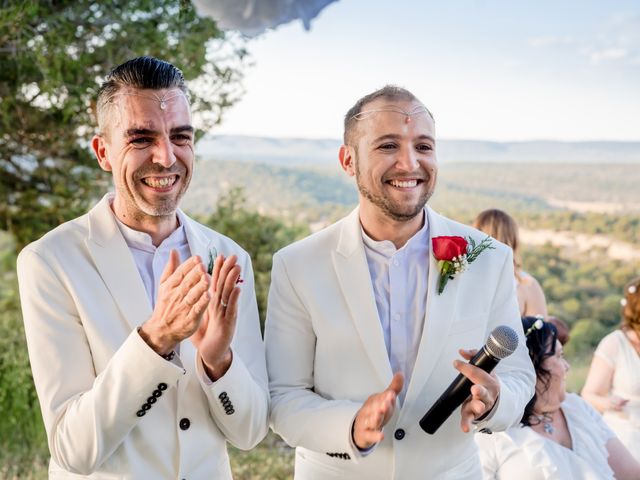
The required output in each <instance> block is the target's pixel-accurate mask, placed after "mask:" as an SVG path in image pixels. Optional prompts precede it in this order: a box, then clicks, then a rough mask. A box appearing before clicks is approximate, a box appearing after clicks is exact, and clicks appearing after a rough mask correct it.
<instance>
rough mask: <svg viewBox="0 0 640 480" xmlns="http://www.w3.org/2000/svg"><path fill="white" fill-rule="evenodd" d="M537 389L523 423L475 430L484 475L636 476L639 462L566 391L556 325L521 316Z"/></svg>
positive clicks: (569, 479) (594, 479)
mask: <svg viewBox="0 0 640 480" xmlns="http://www.w3.org/2000/svg"><path fill="white" fill-rule="evenodd" d="M523 327H524V330H525V332H526V333H527V347H528V349H529V356H530V357H531V361H532V362H533V365H534V368H535V370H536V376H537V381H536V393H535V395H534V397H533V398H532V399H531V401H530V402H529V403H528V404H527V406H526V408H525V412H524V415H523V417H522V423H521V425H520V426H518V427H513V428H510V429H508V430H507V431H505V432H500V433H493V434H491V435H487V434H480V433H478V434H476V441H477V443H478V446H479V447H480V459H481V461H482V468H483V475H484V478H485V479H492V480H493V479H496V480H497V479H500V480H505V479H506V480H512V479H518V480H541V479H545V480H549V479H555V480H605V479H614V478H616V479H636V480H637V479H639V478H640V464H639V463H638V462H637V461H636V460H635V459H634V458H633V457H632V456H631V454H630V453H629V452H628V451H627V449H626V448H625V447H624V445H622V443H621V442H620V440H619V439H618V438H617V437H616V436H615V434H614V433H613V432H612V431H611V430H610V429H609V428H608V427H607V425H606V424H605V423H604V422H603V420H602V417H601V416H600V414H599V413H598V412H597V411H596V410H594V409H593V408H592V407H591V406H590V405H589V404H588V403H587V402H585V401H584V400H582V398H580V397H579V396H578V395H575V394H567V392H566V390H565V378H566V374H567V371H568V370H569V364H568V363H567V361H566V360H565V359H564V357H563V353H562V345H561V344H560V342H559V341H558V339H557V331H556V328H555V326H554V325H552V324H550V323H548V322H543V321H542V320H540V319H537V318H535V317H525V318H523Z"/></svg>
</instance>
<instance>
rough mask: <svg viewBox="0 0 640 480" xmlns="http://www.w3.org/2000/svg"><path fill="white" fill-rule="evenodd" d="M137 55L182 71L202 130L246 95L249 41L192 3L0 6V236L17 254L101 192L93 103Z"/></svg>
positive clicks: (76, 0)
mask: <svg viewBox="0 0 640 480" xmlns="http://www.w3.org/2000/svg"><path fill="white" fill-rule="evenodd" d="M140 55H153V56H156V57H159V58H162V59H164V60H167V61H169V62H171V63H174V64H175V65H177V66H179V67H180V68H181V69H182V71H183V72H184V75H185V77H186V79H187V80H190V81H191V86H192V87H193V88H192V92H191V93H192V106H193V110H194V117H195V118H196V119H197V120H198V121H199V122H200V123H201V126H202V127H203V129H207V128H208V127H210V126H211V125H212V123H215V122H218V121H219V120H220V118H221V115H222V113H223V111H224V110H225V109H226V108H227V107H229V106H230V105H232V104H233V103H234V102H235V101H236V100H237V99H238V98H239V96H240V95H241V93H242V88H241V85H240V81H241V78H242V70H243V67H244V66H245V65H246V51H245V50H244V48H243V47H242V43H241V42H239V41H237V40H233V39H231V40H229V39H228V38H225V35H224V34H223V33H222V32H221V31H220V30H219V29H218V28H217V27H216V24H215V22H214V21H212V20H211V19H208V18H201V17H199V16H198V15H197V14H196V13H195V10H194V8H193V7H192V5H191V3H190V2H189V1H184V0H182V1H180V0H127V1H122V0H116V1H113V2H94V1H87V0H73V1H72V0H60V1H47V2H42V1H37V0H36V1H34V0H27V1H9V2H2V9H1V10H0V230H6V231H9V232H11V233H13V234H14V236H15V238H16V247H17V248H18V249H19V248H21V246H23V245H24V244H25V243H27V242H29V241H31V240H34V239H36V238H38V237H39V236H41V235H42V234H43V233H44V232H46V231H48V230H50V229H51V228H52V227H53V226H55V225H58V224H59V223H61V222H63V221H65V220H68V219H69V218H72V217H75V216H77V215H78V214H80V213H83V212H84V211H85V210H86V209H87V206H88V205H89V204H90V203H92V202H93V201H94V200H95V199H96V197H98V196H100V195H101V193H102V192H103V191H104V189H105V185H106V177H105V176H104V175H102V174H101V173H100V170H99V169H98V168H97V164H96V162H95V160H94V159H93V158H92V155H91V153H90V151H89V149H88V140H89V138H90V137H91V135H92V133H93V129H92V128H91V127H90V126H91V125H92V124H93V113H94V112H93V105H94V99H95V96H96V93H97V90H98V87H99V83H100V81H101V79H102V76H103V75H105V74H106V73H107V72H108V71H109V70H110V69H111V68H112V67H114V66H115V65H117V64H119V63H122V62H123V61H125V60H127V59H130V58H133V57H136V56H140Z"/></svg>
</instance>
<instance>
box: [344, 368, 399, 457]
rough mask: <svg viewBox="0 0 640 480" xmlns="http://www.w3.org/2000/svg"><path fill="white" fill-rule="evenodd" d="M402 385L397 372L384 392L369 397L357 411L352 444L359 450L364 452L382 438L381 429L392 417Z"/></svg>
mask: <svg viewBox="0 0 640 480" xmlns="http://www.w3.org/2000/svg"><path fill="white" fill-rule="evenodd" d="M403 385H404V377H403V376H402V374H401V373H399V372H398V373H396V374H395V375H394V376H393V378H392V379H391V383H390V384H389V386H388V387H387V389H386V390H384V391H383V392H380V393H376V394H374V395H371V396H370V397H369V398H367V400H366V401H365V402H364V404H363V405H362V408H360V410H358V413H357V414H356V419H355V421H354V422H353V442H354V443H355V444H356V447H358V448H359V449H360V450H366V449H367V448H370V447H372V446H373V445H375V444H376V443H378V442H381V441H382V439H383V438H384V433H383V432H382V427H384V426H385V425H386V424H387V422H388V421H389V419H390V418H391V417H392V416H393V412H394V410H395V408H396V398H398V395H399V394H400V392H401V391H402V386H403Z"/></svg>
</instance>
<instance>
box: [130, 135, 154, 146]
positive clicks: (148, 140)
mask: <svg viewBox="0 0 640 480" xmlns="http://www.w3.org/2000/svg"><path fill="white" fill-rule="evenodd" d="M152 141H153V140H152V139H151V138H149V137H137V138H132V139H131V140H129V143H133V144H134V145H147V144H149V143H151V142H152Z"/></svg>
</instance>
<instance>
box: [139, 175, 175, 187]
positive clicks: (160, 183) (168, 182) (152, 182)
mask: <svg viewBox="0 0 640 480" xmlns="http://www.w3.org/2000/svg"><path fill="white" fill-rule="evenodd" d="M176 180H178V176H177V175H172V176H170V177H146V178H143V179H142V183H144V184H145V185H147V186H149V187H151V188H161V189H163V188H169V187H171V186H172V185H173V184H174V183H176Z"/></svg>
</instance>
